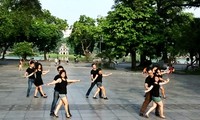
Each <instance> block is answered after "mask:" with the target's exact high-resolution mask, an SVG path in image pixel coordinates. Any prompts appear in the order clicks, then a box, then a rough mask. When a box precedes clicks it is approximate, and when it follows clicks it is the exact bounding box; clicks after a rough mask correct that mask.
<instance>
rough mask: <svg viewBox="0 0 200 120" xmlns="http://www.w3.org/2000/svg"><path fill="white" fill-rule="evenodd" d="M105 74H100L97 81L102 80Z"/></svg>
mask: <svg viewBox="0 0 200 120" xmlns="http://www.w3.org/2000/svg"><path fill="white" fill-rule="evenodd" d="M102 78H103V75H102V74H99V75H98V77H97V79H96V81H95V82H102Z"/></svg>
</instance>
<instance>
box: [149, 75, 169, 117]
mask: <svg viewBox="0 0 200 120" xmlns="http://www.w3.org/2000/svg"><path fill="white" fill-rule="evenodd" d="M154 79H155V82H154V84H152V85H151V86H150V87H149V88H148V89H147V90H145V93H147V92H149V91H151V94H152V100H153V106H152V107H151V108H150V109H149V110H148V111H147V113H146V114H145V116H146V117H147V118H148V117H149V113H150V112H151V111H153V110H154V109H155V108H156V107H157V106H159V108H160V117H161V118H165V116H164V115H163V102H162V100H161V97H160V93H159V90H160V85H164V84H167V83H168V82H169V78H168V79H167V80H165V81H164V82H160V81H159V80H160V78H159V76H154Z"/></svg>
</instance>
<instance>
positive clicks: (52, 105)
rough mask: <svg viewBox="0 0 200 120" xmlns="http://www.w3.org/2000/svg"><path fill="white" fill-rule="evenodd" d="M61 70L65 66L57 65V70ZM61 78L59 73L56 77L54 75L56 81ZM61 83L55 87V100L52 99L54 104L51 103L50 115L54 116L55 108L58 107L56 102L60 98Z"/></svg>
mask: <svg viewBox="0 0 200 120" xmlns="http://www.w3.org/2000/svg"><path fill="white" fill-rule="evenodd" d="M61 70H64V68H63V66H58V67H57V71H58V73H59V72H60V71H61ZM59 78H60V75H59V74H57V75H56V76H55V77H54V80H55V81H56V80H57V79H59ZM58 90H59V85H58V84H55V87H54V94H53V101H52V104H51V111H50V115H51V116H53V115H54V110H55V108H56V103H57V102H58V99H59V92H58Z"/></svg>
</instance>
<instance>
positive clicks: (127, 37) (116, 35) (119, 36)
mask: <svg viewBox="0 0 200 120" xmlns="http://www.w3.org/2000/svg"><path fill="white" fill-rule="evenodd" d="M135 4H136V5H135V7H134V8H131V7H129V6H128V5H125V4H123V3H120V4H117V5H116V6H114V10H113V11H110V12H109V13H108V16H107V21H108V24H107V25H108V26H106V27H105V28H104V33H105V34H107V35H108V36H109V38H108V40H107V41H105V42H107V43H106V44H107V45H109V47H110V48H113V49H114V51H113V52H112V54H113V53H115V56H123V55H125V54H128V53H131V58H132V69H134V68H135V67H136V52H140V51H139V49H140V50H141V51H142V49H144V48H145V45H146V44H150V45H152V44H154V41H153V40H155V37H153V35H152V34H154V33H153V32H154V31H155V29H156V27H157V25H156V24H157V21H155V19H158V20H159V18H158V16H157V15H156V14H155V8H153V7H150V6H151V4H150V3H146V2H141V1H140V2H139V1H137V2H136V3H135ZM136 6H137V7H136ZM141 7H142V9H141ZM122 41H123V42H122ZM155 42H157V41H155ZM145 50H146V51H147V50H148V49H145Z"/></svg>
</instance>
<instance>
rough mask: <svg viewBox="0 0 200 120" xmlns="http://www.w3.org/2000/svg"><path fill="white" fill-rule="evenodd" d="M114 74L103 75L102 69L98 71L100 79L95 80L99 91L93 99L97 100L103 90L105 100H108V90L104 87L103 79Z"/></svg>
mask: <svg viewBox="0 0 200 120" xmlns="http://www.w3.org/2000/svg"><path fill="white" fill-rule="evenodd" d="M111 74H112V73H109V74H103V73H102V69H101V68H99V69H98V77H97V79H96V80H95V82H96V84H97V87H98V88H97V91H96V93H95V94H94V96H93V98H94V99H97V97H96V95H97V94H98V93H99V91H100V90H102V93H103V96H104V99H106V100H107V99H108V98H107V97H106V90H105V87H104V86H103V85H102V78H103V77H105V76H110V75H111Z"/></svg>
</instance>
